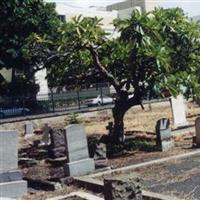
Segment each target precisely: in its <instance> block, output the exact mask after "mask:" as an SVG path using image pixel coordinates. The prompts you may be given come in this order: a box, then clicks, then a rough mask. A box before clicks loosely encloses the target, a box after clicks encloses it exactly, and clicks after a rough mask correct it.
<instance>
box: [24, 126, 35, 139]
mask: <svg viewBox="0 0 200 200" xmlns="http://www.w3.org/2000/svg"><path fill="white" fill-rule="evenodd" d="M33 132H34V131H33V124H32V122H26V123H25V137H29V136H33Z"/></svg>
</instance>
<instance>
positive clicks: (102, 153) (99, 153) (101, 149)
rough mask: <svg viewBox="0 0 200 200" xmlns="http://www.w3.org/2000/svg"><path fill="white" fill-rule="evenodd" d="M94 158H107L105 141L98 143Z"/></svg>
mask: <svg viewBox="0 0 200 200" xmlns="http://www.w3.org/2000/svg"><path fill="white" fill-rule="evenodd" d="M94 159H95V160H103V159H107V148H106V144H104V143H97V144H96V149H95V152H94Z"/></svg>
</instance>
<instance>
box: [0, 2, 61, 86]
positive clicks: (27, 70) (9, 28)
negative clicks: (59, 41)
mask: <svg viewBox="0 0 200 200" xmlns="http://www.w3.org/2000/svg"><path fill="white" fill-rule="evenodd" d="M54 7H55V6H54V5H53V4H46V3H43V1H42V0H26V1H21V0H9V1H6V0H2V1H0V36H1V37H0V52H1V54H0V69H1V68H7V69H14V71H15V70H16V69H17V70H18V71H21V72H23V74H24V75H25V76H26V78H27V79H28V80H29V79H32V78H33V75H34V73H33V72H34V68H35V66H36V64H37V63H38V60H41V57H40V56H38V57H37V58H36V57H34V56H33V55H32V56H31V57H30V56H28V52H25V51H24V46H26V45H27V43H28V38H30V37H31V36H32V35H33V34H38V35H40V36H45V37H46V38H48V39H50V38H51V39H52V38H53V37H54V36H55V33H56V30H57V26H58V25H59V20H58V18H57V14H56V12H55V10H54ZM40 53H41V52H40ZM45 53H46V52H45ZM45 53H44V52H43V54H41V55H44V54H45ZM46 54H47V53H46ZM13 85H14V84H13Z"/></svg>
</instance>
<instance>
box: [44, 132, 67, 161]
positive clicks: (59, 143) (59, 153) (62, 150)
mask: <svg viewBox="0 0 200 200" xmlns="http://www.w3.org/2000/svg"><path fill="white" fill-rule="evenodd" d="M49 133H50V145H49V148H48V154H49V157H50V158H60V157H65V156H66V147H65V146H66V145H65V130H63V129H56V128H54V129H51V130H50V131H49Z"/></svg>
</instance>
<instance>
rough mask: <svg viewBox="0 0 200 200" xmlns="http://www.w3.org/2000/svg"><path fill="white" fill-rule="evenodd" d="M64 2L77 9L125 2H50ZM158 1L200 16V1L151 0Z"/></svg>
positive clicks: (103, 0)
mask: <svg viewBox="0 0 200 200" xmlns="http://www.w3.org/2000/svg"><path fill="white" fill-rule="evenodd" d="M48 1H54V2H55V1H56V2H63V3H66V4H68V5H71V6H75V7H89V6H105V5H109V4H112V3H116V2H121V1H123V0H48ZM149 1H157V2H158V5H159V6H161V7H165V8H169V7H177V6H178V7H181V8H183V10H184V11H185V13H187V14H188V15H189V16H195V15H200V0H149Z"/></svg>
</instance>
